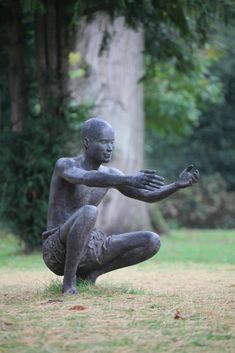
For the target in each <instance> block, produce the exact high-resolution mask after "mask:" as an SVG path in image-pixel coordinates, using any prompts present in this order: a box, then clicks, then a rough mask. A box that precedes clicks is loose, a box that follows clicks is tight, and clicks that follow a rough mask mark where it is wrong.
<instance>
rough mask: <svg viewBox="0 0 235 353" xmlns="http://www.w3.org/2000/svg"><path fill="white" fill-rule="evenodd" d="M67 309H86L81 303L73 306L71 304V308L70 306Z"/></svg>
mask: <svg viewBox="0 0 235 353" xmlns="http://www.w3.org/2000/svg"><path fill="white" fill-rule="evenodd" d="M69 310H74V311H82V310H86V308H85V306H83V305H74V306H72V308H70V309H69Z"/></svg>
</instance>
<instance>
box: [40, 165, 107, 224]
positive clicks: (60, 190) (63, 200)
mask: <svg viewBox="0 0 235 353" xmlns="http://www.w3.org/2000/svg"><path fill="white" fill-rule="evenodd" d="M102 170H103V171H104V170H105V171H108V170H109V168H106V167H103V166H102ZM107 191H108V188H102V187H89V186H86V185H81V184H72V183H69V182H68V181H66V180H65V179H63V178H61V177H60V176H58V175H57V174H56V172H55V171H54V173H53V175H52V179H51V186H50V195H49V205H48V217H47V229H51V228H54V227H57V226H59V225H61V224H63V223H64V222H65V221H66V220H67V219H68V218H69V217H70V216H71V215H72V214H73V213H74V212H76V211H77V210H79V208H80V207H82V206H85V205H94V206H98V205H99V203H100V202H101V200H102V199H103V197H104V195H105V194H106V193H107Z"/></svg>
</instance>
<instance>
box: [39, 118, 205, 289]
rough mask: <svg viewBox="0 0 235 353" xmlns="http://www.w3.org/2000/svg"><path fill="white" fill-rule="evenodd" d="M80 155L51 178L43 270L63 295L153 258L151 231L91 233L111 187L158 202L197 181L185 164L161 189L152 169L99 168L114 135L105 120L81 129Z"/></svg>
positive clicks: (155, 244) (61, 163)
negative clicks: (57, 280) (59, 280)
mask: <svg viewBox="0 0 235 353" xmlns="http://www.w3.org/2000/svg"><path fill="white" fill-rule="evenodd" d="M82 140H83V145H84V152H83V153H82V154H81V155H79V156H78V157H70V158H67V157H66V158H60V159H59V160H58V161H57V162H56V165H55V169H54V172H53V175H52V179H51V186H50V196H49V207H48V219H47V231H46V232H44V233H43V247H42V249H43V258H44V261H45V263H46V265H47V266H48V268H49V269H50V270H51V271H53V272H54V273H55V274H57V275H61V276H64V280H63V289H62V291H63V293H64V294H77V289H76V283H77V280H79V278H82V279H86V280H89V281H91V282H93V283H95V281H96V279H97V277H98V276H100V275H102V274H104V273H106V272H109V271H112V270H115V269H117V268H121V267H125V266H130V265H134V264H137V263H139V262H141V261H144V260H147V259H148V258H150V257H151V256H153V255H154V254H156V253H157V252H158V250H159V248H160V237H159V236H158V235H157V234H156V233H153V232H150V231H138V232H130V233H125V234H118V235H109V236H107V235H105V234H104V233H103V232H101V231H99V230H96V229H94V226H95V222H96V218H97V207H98V205H99V203H100V202H101V200H102V199H103V197H104V196H105V194H106V193H107V191H108V190H109V189H110V188H116V189H117V190H119V191H120V192H121V193H122V194H124V195H125V196H127V197H131V198H134V199H137V200H141V201H145V202H157V201H159V200H162V199H164V198H166V197H167V196H169V195H171V194H173V193H174V192H176V191H177V190H179V189H181V188H185V187H188V186H191V185H192V184H194V183H195V182H197V181H198V178H199V172H198V170H195V171H194V172H191V170H192V168H193V166H189V167H188V168H186V169H185V170H183V172H182V173H181V174H180V176H179V178H178V180H177V181H176V182H174V183H172V184H168V185H164V178H163V177H161V176H158V175H157V174H156V172H155V171H153V170H141V171H140V172H138V173H136V174H134V175H124V174H123V173H122V172H121V171H120V170H118V169H115V168H111V167H107V166H104V165H103V163H108V162H109V161H110V160H111V157H112V151H113V145H114V131H113V129H112V127H111V125H110V124H109V123H108V122H106V121H105V120H102V119H98V118H92V119H89V120H87V121H86V122H85V123H84V125H83V128H82Z"/></svg>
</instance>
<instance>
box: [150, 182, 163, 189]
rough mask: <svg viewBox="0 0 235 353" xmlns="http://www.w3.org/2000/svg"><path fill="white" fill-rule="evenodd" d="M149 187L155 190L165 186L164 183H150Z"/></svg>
mask: <svg viewBox="0 0 235 353" xmlns="http://www.w3.org/2000/svg"><path fill="white" fill-rule="evenodd" d="M148 185H150V186H152V187H153V188H157V189H160V187H161V186H163V185H164V184H163V183H156V184H155V183H149V184H148Z"/></svg>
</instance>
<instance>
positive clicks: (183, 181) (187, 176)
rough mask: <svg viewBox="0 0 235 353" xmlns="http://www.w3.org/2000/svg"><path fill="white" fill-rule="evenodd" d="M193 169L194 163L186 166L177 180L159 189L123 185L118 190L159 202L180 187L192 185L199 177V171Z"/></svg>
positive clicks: (140, 198) (128, 194) (131, 195)
mask: <svg viewBox="0 0 235 353" xmlns="http://www.w3.org/2000/svg"><path fill="white" fill-rule="evenodd" d="M192 169H193V165H190V166H188V167H187V168H185V169H184V170H183V171H182V173H181V174H180V175H179V178H178V180H177V181H176V182H174V183H171V184H168V185H164V186H161V187H160V188H159V189H156V190H154V191H146V190H141V189H135V188H133V187H126V186H123V187H122V186H121V187H119V188H118V190H119V191H120V192H121V193H122V194H124V195H125V196H128V197H131V198H134V199H137V200H141V201H145V202H151V203H153V202H157V201H160V200H163V199H165V198H166V197H168V196H170V195H172V194H174V193H175V192H176V191H178V190H179V189H183V188H186V187H189V186H192V185H193V184H194V183H196V182H197V181H198V179H199V171H198V170H197V169H196V170H195V171H194V172H192V173H191V172H190V171H191V170H192Z"/></svg>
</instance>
